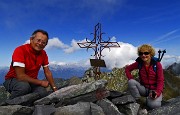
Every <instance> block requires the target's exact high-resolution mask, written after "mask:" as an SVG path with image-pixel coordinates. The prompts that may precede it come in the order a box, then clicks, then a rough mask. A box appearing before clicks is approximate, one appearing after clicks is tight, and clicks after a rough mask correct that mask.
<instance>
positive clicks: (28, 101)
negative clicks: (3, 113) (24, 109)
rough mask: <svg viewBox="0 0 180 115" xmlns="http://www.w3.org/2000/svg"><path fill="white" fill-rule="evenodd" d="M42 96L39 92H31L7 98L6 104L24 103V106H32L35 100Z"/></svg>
mask: <svg viewBox="0 0 180 115" xmlns="http://www.w3.org/2000/svg"><path fill="white" fill-rule="evenodd" d="M39 98H40V96H39V94H38V93H30V94H27V95H23V96H19V97H16V98H14V99H7V100H5V103H4V104H5V105H24V106H31V105H33V103H34V101H35V100H37V99H39Z"/></svg>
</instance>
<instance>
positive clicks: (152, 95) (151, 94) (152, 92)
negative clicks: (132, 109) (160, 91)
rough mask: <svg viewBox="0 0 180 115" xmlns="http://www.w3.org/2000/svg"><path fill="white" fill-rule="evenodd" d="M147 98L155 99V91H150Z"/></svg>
mask: <svg viewBox="0 0 180 115" xmlns="http://www.w3.org/2000/svg"><path fill="white" fill-rule="evenodd" d="M149 96H150V97H151V98H152V99H156V98H157V93H156V91H151V92H150V93H149Z"/></svg>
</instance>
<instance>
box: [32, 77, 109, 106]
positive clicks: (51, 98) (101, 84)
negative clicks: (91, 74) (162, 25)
mask: <svg viewBox="0 0 180 115" xmlns="http://www.w3.org/2000/svg"><path fill="white" fill-rule="evenodd" d="M106 84H107V81H106V80H98V81H94V82H91V83H83V84H78V85H71V86H68V87H65V88H62V89H59V90H58V91H56V92H53V93H52V94H50V95H48V96H46V97H44V98H42V99H40V100H37V101H35V102H34V104H35V105H41V104H50V103H57V102H61V100H64V99H65V98H72V97H76V96H79V95H83V94H86V93H89V92H92V91H95V90H97V89H101V88H105V86H106Z"/></svg>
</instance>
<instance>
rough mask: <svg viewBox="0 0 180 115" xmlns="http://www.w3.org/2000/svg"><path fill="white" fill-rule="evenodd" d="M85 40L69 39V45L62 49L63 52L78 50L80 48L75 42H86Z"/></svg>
mask: <svg viewBox="0 0 180 115" xmlns="http://www.w3.org/2000/svg"><path fill="white" fill-rule="evenodd" d="M87 41H88V40H87ZM87 41H86V39H84V40H81V41H80V40H79V41H76V40H74V39H73V40H72V41H71V47H68V48H65V49H64V52H65V53H73V52H75V51H76V50H79V49H80V47H79V45H78V44H77V43H84V42H87Z"/></svg>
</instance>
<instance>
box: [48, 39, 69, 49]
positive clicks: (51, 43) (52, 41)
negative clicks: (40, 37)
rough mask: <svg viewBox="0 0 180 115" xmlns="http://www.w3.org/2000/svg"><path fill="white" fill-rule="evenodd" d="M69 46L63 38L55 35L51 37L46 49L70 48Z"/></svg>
mask: <svg viewBox="0 0 180 115" xmlns="http://www.w3.org/2000/svg"><path fill="white" fill-rule="evenodd" d="M68 47H69V46H68V45H66V44H64V43H63V42H62V41H61V40H59V39H58V38H56V37H54V38H52V39H49V41H48V44H47V46H46V49H50V48H60V49H64V48H68Z"/></svg>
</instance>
